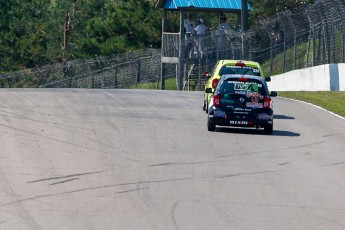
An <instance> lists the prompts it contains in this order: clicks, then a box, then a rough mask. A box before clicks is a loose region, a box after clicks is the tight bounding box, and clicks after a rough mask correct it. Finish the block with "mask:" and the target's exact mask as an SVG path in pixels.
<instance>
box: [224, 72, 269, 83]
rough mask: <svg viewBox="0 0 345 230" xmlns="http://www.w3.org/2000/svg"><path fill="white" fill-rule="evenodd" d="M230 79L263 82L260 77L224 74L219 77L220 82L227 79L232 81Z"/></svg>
mask: <svg viewBox="0 0 345 230" xmlns="http://www.w3.org/2000/svg"><path fill="white" fill-rule="evenodd" d="M232 78H248V79H255V80H259V81H261V82H265V81H264V80H263V79H262V77H261V76H253V75H241V74H224V75H222V76H221V79H222V80H227V79H232Z"/></svg>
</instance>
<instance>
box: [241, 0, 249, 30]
mask: <svg viewBox="0 0 345 230" xmlns="http://www.w3.org/2000/svg"><path fill="white" fill-rule="evenodd" d="M241 18H242V19H241V22H242V23H241V25H242V30H243V31H246V30H248V1H247V0H242V10H241Z"/></svg>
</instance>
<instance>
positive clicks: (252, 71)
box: [203, 60, 271, 112]
mask: <svg viewBox="0 0 345 230" xmlns="http://www.w3.org/2000/svg"><path fill="white" fill-rule="evenodd" d="M224 74H241V75H252V76H260V77H262V78H263V79H265V81H267V82H269V81H271V78H270V77H265V75H264V72H263V70H262V68H261V66H260V64H259V63H258V62H254V61H241V60H219V61H218V62H217V63H216V64H215V66H214V68H213V70H212V72H211V75H210V74H209V73H207V72H205V73H203V75H204V77H208V78H209V79H208V81H207V83H206V85H205V92H204V104H203V110H205V111H206V112H208V103H209V101H210V98H211V96H212V95H213V93H214V90H215V88H216V86H217V83H218V81H219V79H220V77H221V76H222V75H224Z"/></svg>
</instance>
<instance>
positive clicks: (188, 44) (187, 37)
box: [183, 13, 196, 56]
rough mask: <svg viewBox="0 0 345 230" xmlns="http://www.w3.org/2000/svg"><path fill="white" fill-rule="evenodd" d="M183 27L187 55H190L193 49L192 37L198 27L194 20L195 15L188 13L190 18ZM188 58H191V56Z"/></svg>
mask: <svg viewBox="0 0 345 230" xmlns="http://www.w3.org/2000/svg"><path fill="white" fill-rule="evenodd" d="M183 26H184V33H185V36H184V39H185V46H186V54H189V53H190V51H191V49H192V40H191V35H192V32H193V30H194V27H195V26H196V23H195V21H194V20H193V15H192V14H191V13H188V18H187V19H185V20H184V23H183ZM188 56H190V54H189V55H188Z"/></svg>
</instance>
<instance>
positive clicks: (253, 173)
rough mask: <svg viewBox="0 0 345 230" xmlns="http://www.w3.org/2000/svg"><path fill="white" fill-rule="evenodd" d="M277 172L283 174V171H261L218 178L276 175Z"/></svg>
mask: <svg viewBox="0 0 345 230" xmlns="http://www.w3.org/2000/svg"><path fill="white" fill-rule="evenodd" d="M277 172H283V171H262V172H251V173H236V174H229V175H224V176H219V177H218V178H220V179H224V178H229V177H238V176H247V175H257V174H266V173H277Z"/></svg>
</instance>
